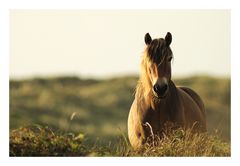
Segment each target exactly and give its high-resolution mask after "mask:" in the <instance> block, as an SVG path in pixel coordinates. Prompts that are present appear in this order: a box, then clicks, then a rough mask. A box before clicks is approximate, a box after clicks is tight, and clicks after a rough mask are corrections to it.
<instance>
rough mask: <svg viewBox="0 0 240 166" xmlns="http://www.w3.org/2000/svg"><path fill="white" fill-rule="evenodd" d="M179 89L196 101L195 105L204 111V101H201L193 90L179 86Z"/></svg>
mask: <svg viewBox="0 0 240 166" xmlns="http://www.w3.org/2000/svg"><path fill="white" fill-rule="evenodd" d="M177 88H178V89H180V91H181V92H184V93H185V94H187V95H188V96H189V97H190V98H192V100H193V101H195V103H196V104H197V105H198V107H199V108H200V109H201V110H204V109H205V107H204V104H203V101H202V99H201V97H200V96H199V95H198V94H197V93H196V92H195V91H194V90H192V89H191V88H188V87H184V86H179V87H177Z"/></svg>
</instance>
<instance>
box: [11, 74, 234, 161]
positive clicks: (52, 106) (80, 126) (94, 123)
mask: <svg viewBox="0 0 240 166" xmlns="http://www.w3.org/2000/svg"><path fill="white" fill-rule="evenodd" d="M174 81H175V83H176V85H183V86H188V87H190V88H192V89H194V90H195V91H196V92H197V93H198V94H199V95H200V96H201V97H202V99H203V101H204V103H205V106H206V111H207V120H208V131H209V134H211V135H216V133H217V137H218V139H216V140H214V139H213V138H212V137H211V136H209V140H208V141H210V142H211V140H212V142H211V143H212V144H214V145H213V147H214V148H213V149H217V148H216V147H217V146H219V148H220V149H222V147H221V146H222V144H221V143H220V142H221V141H224V142H230V79H228V78H213V77H206V76H204V77H203V76H199V77H197V76H196V77H189V78H184V79H175V80H174ZM136 84H137V77H121V78H113V79H106V80H94V79H80V78H77V77H57V78H35V79H29V80H20V81H16V80H11V81H10V131H11V134H14V132H15V133H19V132H20V131H21V133H23V131H25V130H26V132H28V133H31V132H30V131H31V130H28V128H25V130H23V129H24V128H21V127H22V126H29V125H30V126H32V125H33V124H39V125H41V126H48V127H49V128H51V130H52V131H54V133H58V134H59V135H58V136H59V137H58V138H56V139H59V138H61V139H63V140H62V141H63V142H65V143H63V145H64V146H66V147H67V146H70V143H71V141H72V139H73V138H74V137H75V135H78V134H79V133H84V135H85V139H83V140H81V144H79V147H77V148H80V149H81V150H80V152H79V153H75V152H74V151H68V154H69V155H72V156H74V155H90V156H91V155H93V156H94V155H97V156H101V155H102V156H129V155H134V156H138V155H140V156H142V155H145V154H146V155H147V154H149V153H147V152H146V151H145V152H144V153H140V152H139V153H138V152H136V151H134V152H133V151H131V150H130V151H129V153H127V152H128V151H127V149H129V147H128V146H127V145H126V146H123V145H121V146H119V145H120V144H124V145H125V144H127V143H126V141H120V143H119V139H120V138H121V139H122V137H123V136H122V135H124V136H125V137H126V135H127V117H128V112H129V108H130V106H131V103H132V101H133V98H134V89H135V86H136ZM15 129H17V130H15ZM34 131H35V130H34ZM34 133H35V134H37V133H39V132H34ZM48 133H49V132H48ZM66 133H73V137H72V138H69V137H65V136H66V135H68V134H66ZM17 135H18V134H17ZM17 137H18V136H16V137H15V138H17ZM38 137H39V138H40V136H38ZM45 137H47V135H43V137H42V138H41V139H42V140H44V138H45ZM119 137H120V138H119ZM125 137H124V138H125ZM13 138H14V136H13V137H12V135H11V136H10V143H12V141H14V139H13ZM36 138H37V137H36ZM38 141H40V140H37V141H36V142H38ZM45 141H46V140H45ZM60 142H61V141H60ZM210 142H208V143H210ZM218 142H219V144H218ZM208 143H207V144H208ZM12 145H14V144H12ZM17 145H18V144H16V146H17ZM204 145H206V144H204ZM34 146H36V147H37V145H34ZM110 146H111V148H110ZM112 146H114V147H115V148H112ZM209 146H210V145H209ZM160 147H161V146H160ZM174 147H176V146H174ZM223 147H224V146H223ZM225 147H226V149H228V151H230V150H229V148H227V147H229V146H225ZM12 148H13V146H10V151H11V149H12ZM16 148H17V147H16ZM42 148H45V149H49V150H48V151H49V153H47V152H46V153H45V152H43V154H40V153H37V151H36V153H34V152H28V153H24V154H25V155H27V154H29V155H54V152H53V151H52V149H54V147H53V146H52V145H49V146H48V147H42ZM93 148H94V149H93ZM121 148H124V150H115V152H114V151H112V149H121ZM172 148H173V147H172ZM28 149H31V148H28ZM32 149H34V148H32ZM38 149H41V147H39V148H38ZM150 149H151V148H150ZM164 149H165V148H164ZM148 150H149V148H148ZM152 150H153V151H154V149H152ZM33 151H34V150H33ZM12 152H14V153H15V152H16V151H15V150H14V151H12ZM50 152H51V154H50ZM58 152H59V153H58ZM120 152H121V153H120ZM163 152H164V151H162V152H160V151H158V152H157V153H151V155H152V156H155V155H161V156H164V153H163ZM14 153H12V155H14ZM55 153H57V154H56V155H60V156H61V155H67V152H66V153H61V150H59V151H57V152H55ZM177 153H179V155H187V153H185V154H181V153H180V152H177V151H176V152H169V156H171V155H173V156H174V154H176V155H177ZM24 154H23V153H20V152H17V153H16V155H24ZM191 154H192V155H194V154H193V153H191ZM199 154H202V155H210V156H215V155H223V156H225V155H227V154H229V153H225V152H224V153H218V152H214V153H212V152H211V154H210V153H206V152H204V153H199Z"/></svg>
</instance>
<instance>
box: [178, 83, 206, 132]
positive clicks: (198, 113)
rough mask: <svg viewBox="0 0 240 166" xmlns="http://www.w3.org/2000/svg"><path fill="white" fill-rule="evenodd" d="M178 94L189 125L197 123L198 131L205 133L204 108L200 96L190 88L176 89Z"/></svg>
mask: <svg viewBox="0 0 240 166" xmlns="http://www.w3.org/2000/svg"><path fill="white" fill-rule="evenodd" d="M177 89H178V92H179V93H180V96H182V100H183V101H184V108H185V109H184V111H185V116H186V117H185V118H186V120H188V121H190V123H192V122H193V123H195V122H197V123H198V124H197V125H198V128H199V130H200V131H206V130H207V127H206V113H205V106H204V103H203V101H202V99H201V98H200V96H199V95H198V94H197V93H196V92H195V91H193V90H192V89H190V88H187V87H178V88H177Z"/></svg>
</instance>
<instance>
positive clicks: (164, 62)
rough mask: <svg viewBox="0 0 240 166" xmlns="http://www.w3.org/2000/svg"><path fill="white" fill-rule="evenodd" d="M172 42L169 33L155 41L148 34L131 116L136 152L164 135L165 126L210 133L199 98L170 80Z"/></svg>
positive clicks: (130, 133)
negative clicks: (147, 141)
mask: <svg viewBox="0 0 240 166" xmlns="http://www.w3.org/2000/svg"><path fill="white" fill-rule="evenodd" d="M171 42H172V35H171V33H170V32H167V34H166V36H165V38H158V39H154V40H152V38H151V36H150V34H149V33H146V35H145V44H146V48H145V50H144V52H143V56H142V60H141V71H140V77H139V80H138V83H137V86H136V90H135V99H134V101H133V103H132V105H131V108H130V111H129V115H128V138H129V141H130V144H131V146H132V147H133V148H135V149H136V148H140V147H141V146H142V145H143V144H144V143H145V142H146V140H147V138H149V137H150V136H151V135H152V134H154V135H160V134H161V133H163V131H164V126H165V124H166V123H173V124H175V125H176V126H177V127H181V128H182V129H192V131H195V132H206V131H207V127H206V126H207V125H206V115H205V107H204V103H203V101H202V99H201V98H200V96H199V95H198V94H197V93H196V92H195V91H193V90H192V89H190V88H188V87H177V86H176V85H175V84H174V82H173V81H172V80H171V74H172V73H171V61H172V59H173V53H172V50H171V48H170V44H171ZM186 63H187V62H186ZM150 129H151V130H150ZM150 131H151V132H150Z"/></svg>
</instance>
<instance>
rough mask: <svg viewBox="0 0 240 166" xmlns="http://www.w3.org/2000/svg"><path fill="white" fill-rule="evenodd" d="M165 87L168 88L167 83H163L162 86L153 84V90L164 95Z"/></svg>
mask: <svg viewBox="0 0 240 166" xmlns="http://www.w3.org/2000/svg"><path fill="white" fill-rule="evenodd" d="M167 88H168V85H167V84H164V85H162V86H159V85H157V84H156V85H154V86H153V90H154V92H156V93H157V94H158V95H164V94H165V92H166V90H167Z"/></svg>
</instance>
